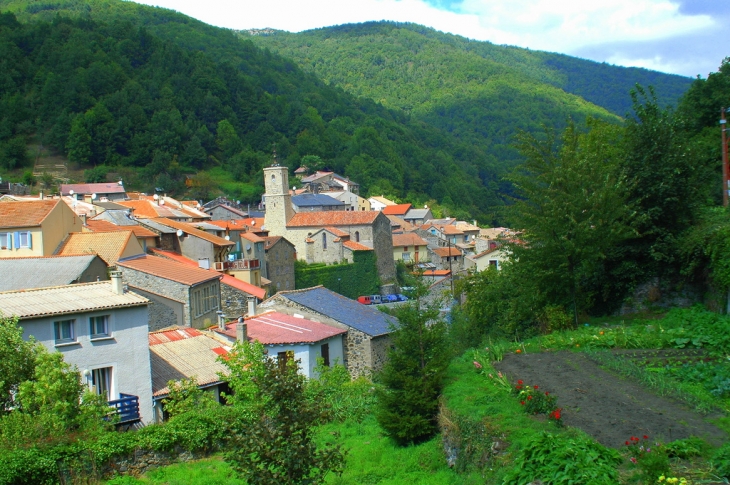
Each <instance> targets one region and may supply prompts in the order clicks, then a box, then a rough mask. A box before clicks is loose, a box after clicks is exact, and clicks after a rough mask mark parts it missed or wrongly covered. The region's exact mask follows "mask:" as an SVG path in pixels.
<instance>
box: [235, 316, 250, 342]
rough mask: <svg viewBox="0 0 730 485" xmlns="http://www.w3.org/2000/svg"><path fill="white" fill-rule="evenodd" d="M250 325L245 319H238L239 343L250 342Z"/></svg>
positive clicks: (237, 336) (237, 337) (237, 338)
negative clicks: (248, 327)
mask: <svg viewBox="0 0 730 485" xmlns="http://www.w3.org/2000/svg"><path fill="white" fill-rule="evenodd" d="M247 326H248V325H247V324H246V322H244V321H243V317H239V318H238V323H237V324H236V340H237V341H239V342H248V329H247V328H246V327H247Z"/></svg>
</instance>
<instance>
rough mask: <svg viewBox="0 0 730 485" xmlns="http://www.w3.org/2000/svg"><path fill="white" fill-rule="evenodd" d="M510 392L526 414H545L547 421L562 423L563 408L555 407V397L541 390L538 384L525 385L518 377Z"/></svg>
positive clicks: (558, 424) (560, 424)
mask: <svg viewBox="0 0 730 485" xmlns="http://www.w3.org/2000/svg"><path fill="white" fill-rule="evenodd" d="M512 394H514V395H515V396H517V399H519V401H520V405H522V406H523V408H524V409H525V412H526V413H527V414H545V415H547V418H548V421H552V422H554V423H555V424H556V425H557V426H562V425H563V409H562V408H559V407H557V399H555V396H553V395H552V394H550V392H548V391H543V390H541V389H540V386H527V385H525V382H524V381H523V380H522V379H520V380H518V381H517V384H516V385H515V386H514V387H513V388H512Z"/></svg>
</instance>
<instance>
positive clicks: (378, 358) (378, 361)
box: [370, 335, 393, 372]
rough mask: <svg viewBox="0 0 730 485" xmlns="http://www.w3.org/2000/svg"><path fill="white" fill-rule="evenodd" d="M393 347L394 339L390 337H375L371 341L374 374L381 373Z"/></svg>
mask: <svg viewBox="0 0 730 485" xmlns="http://www.w3.org/2000/svg"><path fill="white" fill-rule="evenodd" d="M392 347H393V339H392V338H391V337H390V335H381V336H379V337H373V338H372V339H371V340H370V353H371V355H372V358H371V365H372V372H378V371H380V370H381V369H382V368H383V366H384V365H385V361H387V360H388V351H390V349H391V348H392Z"/></svg>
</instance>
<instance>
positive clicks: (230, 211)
mask: <svg viewBox="0 0 730 485" xmlns="http://www.w3.org/2000/svg"><path fill="white" fill-rule="evenodd" d="M209 204H210V203H209ZM209 204H205V205H204V206H203V212H205V213H206V214H208V215H209V216H210V218H211V220H214V221H231V220H237V219H245V218H247V217H248V212H246V211H243V210H241V209H239V208H237V207H234V206H232V205H230V204H227V203H225V202H222V201H220V202H216V203H213V204H210V205H209Z"/></svg>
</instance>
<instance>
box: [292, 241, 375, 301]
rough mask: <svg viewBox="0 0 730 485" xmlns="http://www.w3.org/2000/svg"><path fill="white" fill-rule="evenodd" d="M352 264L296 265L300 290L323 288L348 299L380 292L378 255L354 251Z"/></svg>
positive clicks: (297, 283) (297, 263)
mask: <svg viewBox="0 0 730 485" xmlns="http://www.w3.org/2000/svg"><path fill="white" fill-rule="evenodd" d="M352 259H353V263H352V264H350V263H347V262H342V263H339V264H325V263H311V264H308V263H305V262H304V261H301V260H298V261H295V262H294V271H295V273H294V281H296V287H297V289H300V288H311V287H313V286H317V285H322V286H324V287H325V288H328V289H330V290H332V291H335V292H337V293H339V294H341V295H344V296H346V297H348V298H352V299H357V297H358V296H360V295H372V294H376V293H378V292H379V287H380V279H379V278H378V268H377V266H376V264H377V256H376V255H375V251H354V252H353V257H352Z"/></svg>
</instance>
